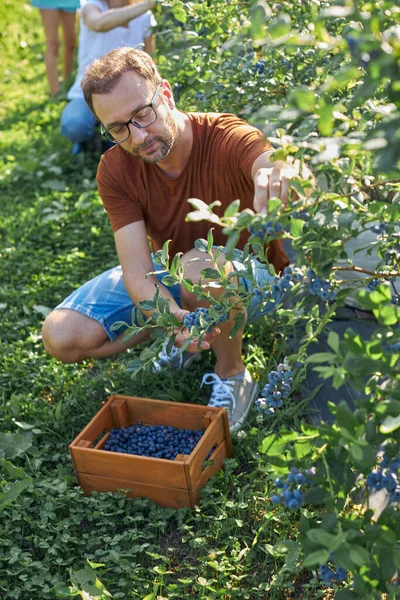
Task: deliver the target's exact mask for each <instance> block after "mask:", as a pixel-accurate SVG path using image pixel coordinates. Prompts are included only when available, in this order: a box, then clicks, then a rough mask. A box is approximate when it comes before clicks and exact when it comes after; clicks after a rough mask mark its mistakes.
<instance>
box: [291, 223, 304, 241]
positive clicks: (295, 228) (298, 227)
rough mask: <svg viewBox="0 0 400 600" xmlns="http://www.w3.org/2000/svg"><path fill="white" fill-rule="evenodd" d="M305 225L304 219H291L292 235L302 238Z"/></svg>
mask: <svg viewBox="0 0 400 600" xmlns="http://www.w3.org/2000/svg"><path fill="white" fill-rule="evenodd" d="M303 225H304V221H302V219H290V235H292V236H293V237H300V236H301V234H302V233H303Z"/></svg>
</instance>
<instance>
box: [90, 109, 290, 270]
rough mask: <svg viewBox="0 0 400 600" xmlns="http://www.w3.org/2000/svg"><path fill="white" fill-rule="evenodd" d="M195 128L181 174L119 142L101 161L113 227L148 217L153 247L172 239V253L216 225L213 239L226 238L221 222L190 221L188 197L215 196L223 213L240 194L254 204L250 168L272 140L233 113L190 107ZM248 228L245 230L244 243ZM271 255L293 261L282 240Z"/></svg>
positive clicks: (280, 262)
mask: <svg viewBox="0 0 400 600" xmlns="http://www.w3.org/2000/svg"><path fill="white" fill-rule="evenodd" d="M187 115H188V117H189V119H190V122H191V125H192V130H193V145H192V149H191V153H190V156H189V159H188V161H187V164H186V166H185V168H184V170H183V172H182V173H181V175H179V177H177V178H175V179H169V178H168V177H166V176H165V174H164V173H163V172H162V171H161V169H160V168H159V167H157V165H156V164H147V163H145V162H143V161H142V160H140V159H138V158H135V157H133V156H132V155H130V154H129V153H128V152H125V151H124V150H123V149H122V148H121V147H120V146H115V147H114V148H112V149H111V150H109V151H108V152H106V153H105V154H104V155H103V156H102V158H101V161H100V164H99V168H98V172H97V181H98V186H99V193H100V196H101V199H102V201H103V204H104V207H105V209H106V211H107V213H108V216H109V218H110V222H111V226H112V228H113V231H114V232H115V231H117V230H118V229H120V228H121V227H124V226H125V225H128V224H130V223H134V222H136V221H142V220H143V221H144V222H145V225H146V230H147V233H148V235H149V236H150V238H151V241H152V245H153V250H154V251H156V250H159V249H160V248H162V246H163V244H164V242H166V241H167V240H171V244H170V246H169V252H170V258H172V257H173V256H174V255H175V254H176V253H177V252H187V251H189V250H191V249H192V248H193V246H194V242H195V241H196V239H198V238H207V233H208V230H209V229H210V227H214V232H213V235H214V243H215V244H217V245H225V244H226V236H225V235H224V234H223V233H222V229H221V228H220V227H219V226H218V225H214V224H213V225H211V224H210V223H209V222H208V221H199V222H186V221H185V217H186V215H187V213H188V212H190V211H191V210H193V207H192V206H191V205H190V204H189V203H188V202H187V200H188V198H199V199H200V200H203V201H204V202H205V203H206V204H211V203H212V202H214V201H215V200H219V201H220V202H221V206H220V207H217V208H215V209H214V212H216V213H217V214H218V215H220V216H222V215H223V213H224V211H225V209H226V208H227V206H228V205H229V204H230V203H231V202H233V200H236V199H239V200H240V210H243V209H245V208H251V209H252V208H253V199H254V184H253V179H252V177H251V168H252V165H253V163H254V161H255V159H256V158H257V157H258V156H259V155H260V154H262V153H263V152H265V151H266V150H268V149H269V148H270V145H269V143H268V142H266V141H265V139H264V138H263V136H262V134H261V132H260V131H259V130H258V129H256V128H254V127H251V126H250V125H248V124H247V123H246V122H245V121H243V120H242V119H239V118H238V117H236V116H234V115H230V114H217V113H187ZM247 239H248V234H247V233H243V235H242V237H241V239H240V242H239V244H238V247H239V248H243V246H244V244H245V242H246V240H247ZM268 259H269V261H270V262H271V263H272V264H273V265H274V267H275V270H276V271H277V272H280V271H281V270H282V268H283V267H284V266H285V265H287V264H288V259H287V256H286V254H285V252H284V251H283V248H282V243H281V241H280V240H275V241H274V242H272V244H271V245H270V248H269V249H268Z"/></svg>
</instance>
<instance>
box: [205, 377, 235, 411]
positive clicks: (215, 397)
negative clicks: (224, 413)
mask: <svg viewBox="0 0 400 600" xmlns="http://www.w3.org/2000/svg"><path fill="white" fill-rule="evenodd" d="M204 384H206V385H210V384H212V386H213V389H212V392H211V397H210V401H209V403H208V405H209V406H217V407H221V408H229V409H232V411H234V410H235V406H236V399H235V396H234V394H233V387H234V385H235V382H234V381H232V380H231V379H221V377H220V376H219V375H217V374H216V373H206V374H205V375H203V379H202V380H201V386H200V387H202V386H203V385H204Z"/></svg>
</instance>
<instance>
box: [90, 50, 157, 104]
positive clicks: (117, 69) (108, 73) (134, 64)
mask: <svg viewBox="0 0 400 600" xmlns="http://www.w3.org/2000/svg"><path fill="white" fill-rule="evenodd" d="M128 71H134V72H135V73H137V74H138V75H140V76H141V77H143V78H144V79H147V80H148V81H154V83H156V84H159V83H161V82H162V78H161V75H160V73H159V72H158V69H157V67H156V65H155V62H154V61H153V59H152V58H151V57H150V56H149V55H148V54H147V52H144V51H143V50H136V49H135V48H117V49H116V50H111V52H108V54H106V55H105V56H103V57H102V58H98V59H97V60H95V61H94V62H92V64H91V65H89V66H88V67H87V69H86V71H85V75H84V78H83V80H82V83H81V87H82V90H83V95H84V98H85V100H86V103H87V105H88V106H89V108H90V110H91V111H92V113H93V114H94V115H96V113H95V111H94V109H93V100H92V96H93V94H108V93H109V92H112V91H113V89H114V88H115V86H116V85H117V83H118V82H119V80H120V79H121V77H122V76H123V75H125V73H127V72H128Z"/></svg>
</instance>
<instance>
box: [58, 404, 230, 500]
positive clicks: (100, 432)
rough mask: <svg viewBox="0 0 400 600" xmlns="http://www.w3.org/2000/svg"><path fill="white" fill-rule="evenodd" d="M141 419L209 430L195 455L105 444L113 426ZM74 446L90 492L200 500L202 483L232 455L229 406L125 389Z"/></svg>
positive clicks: (79, 473)
mask: <svg viewBox="0 0 400 600" xmlns="http://www.w3.org/2000/svg"><path fill="white" fill-rule="evenodd" d="M135 423H143V425H167V426H168V425H171V426H172V427H178V428H179V429H194V430H199V429H204V430H205V431H204V434H203V435H202V437H201V439H200V441H199V442H198V444H197V446H196V447H195V448H194V450H193V451H192V453H191V454H190V455H181V454H180V455H178V456H177V457H176V458H175V460H167V459H163V458H152V457H147V456H137V455H134V454H123V453H119V452H110V451H108V450H102V448H103V446H104V444H105V443H106V441H107V439H108V437H109V435H110V434H109V432H110V430H111V429H113V428H119V427H129V425H134V424H135ZM69 449H70V452H71V456H72V460H73V463H74V468H75V473H76V476H77V479H78V482H79V485H80V486H81V487H82V488H83V490H84V491H85V494H90V493H91V492H92V491H94V490H96V491H98V492H116V491H117V490H124V493H125V494H126V496H127V497H128V498H138V497H145V498H150V500H153V501H154V502H156V503H157V504H160V505H161V506H168V507H172V508H181V507H183V506H190V507H192V508H193V507H194V506H195V505H196V504H198V503H199V491H200V489H201V488H202V487H203V485H204V484H205V483H206V481H208V479H209V478H210V477H211V476H212V475H214V474H215V473H216V472H217V471H219V469H220V468H221V467H222V466H223V463H224V460H225V458H227V457H229V456H232V443H231V437H230V432H229V424H228V416H227V412H226V410H225V409H222V408H214V407H211V406H197V405H194V404H183V403H177V402H166V401H164V400H151V399H149V398H138V397H133V396H120V395H114V396H110V397H109V399H108V401H107V402H106V404H105V405H104V406H103V408H102V409H101V410H100V411H99V412H98V413H97V415H95V417H94V418H93V419H92V420H91V421H90V423H89V424H88V425H87V426H86V427H85V428H84V429H83V431H82V432H81V433H80V434H79V435H78V436H77V437H76V438H75V440H74V441H73V442H72V444H71V445H70V447H69ZM211 450H212V454H211V456H210V457H209V458H208V459H207V456H208V455H209V453H210V451H211ZM206 461H212V464H205V462H206Z"/></svg>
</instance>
